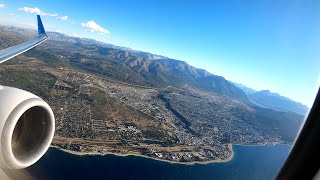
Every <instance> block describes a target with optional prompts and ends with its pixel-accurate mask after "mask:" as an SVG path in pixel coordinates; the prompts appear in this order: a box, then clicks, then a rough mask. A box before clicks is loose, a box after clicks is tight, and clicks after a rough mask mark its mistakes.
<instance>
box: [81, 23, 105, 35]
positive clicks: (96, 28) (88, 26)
mask: <svg viewBox="0 0 320 180" xmlns="http://www.w3.org/2000/svg"><path fill="white" fill-rule="evenodd" d="M81 26H82V27H84V28H86V29H87V30H89V31H90V32H95V31H97V32H100V33H104V34H110V32H109V31H108V30H107V29H104V28H102V27H101V26H100V25H98V24H97V23H95V22H94V21H88V22H87V23H81Z"/></svg>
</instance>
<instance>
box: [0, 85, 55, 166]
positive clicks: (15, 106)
mask: <svg viewBox="0 0 320 180" xmlns="http://www.w3.org/2000/svg"><path fill="white" fill-rule="evenodd" d="M54 129H55V119H54V115H53V112H52V110H51V108H50V106H49V105H48V104H47V103H46V102H45V101H44V100H42V99H41V98H39V97H38V96H36V95H34V94H31V93H29V92H27V91H24V90H20V89H17V88H13V87H6V86H0V143H1V144H0V166H1V167H3V168H8V169H21V168H25V167H28V166H31V165H32V164H34V163H35V162H37V161H38V160H39V159H40V158H41V157H42V156H43V155H44V154H45V152H46V151H47V150H48V148H49V146H50V144H51V141H52V138H53V135H54Z"/></svg>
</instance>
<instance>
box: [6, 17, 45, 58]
mask: <svg viewBox="0 0 320 180" xmlns="http://www.w3.org/2000/svg"><path fill="white" fill-rule="evenodd" d="M37 21H38V35H37V36H36V37H35V38H33V39H31V40H29V41H27V42H24V43H22V44H18V45H16V46H12V47H9V48H6V49H2V50H0V63H3V62H5V61H7V60H9V59H11V58H13V57H15V56H18V55H19V54H21V53H24V52H26V51H28V50H30V49H32V48H33V47H35V46H37V45H39V44H40V43H42V42H44V41H45V40H47V39H48V36H47V34H46V31H45V29H44V27H43V24H42V21H41V18H40V16H39V15H37Z"/></svg>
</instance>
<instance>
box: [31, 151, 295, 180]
mask: <svg viewBox="0 0 320 180" xmlns="http://www.w3.org/2000/svg"><path fill="white" fill-rule="evenodd" d="M290 148H291V146H289V145H275V146H240V145H234V146H233V149H234V152H235V153H234V157H233V159H232V160H231V161H229V162H226V163H210V164H194V165H183V164H172V163H168V162H162V161H157V160H153V159H150V158H143V157H137V156H127V157H120V156H115V155H105V156H89V155H88V156H77V155H73V154H69V153H66V152H63V151H61V150H58V149H55V148H50V149H49V150H48V152H47V153H46V154H45V155H44V156H43V157H42V158H41V159H40V160H39V161H38V162H37V163H36V164H35V165H33V166H31V167H29V168H28V169H27V171H29V172H30V173H31V174H32V175H33V176H34V177H37V178H39V179H139V180H140V179H152V180H153V179H183V180H188V179H237V180H240V179H245V180H247V179H259V180H263V179H274V178H275V177H276V175H277V173H278V171H279V170H280V168H281V166H282V165H283V164H284V161H285V159H286V158H287V156H288V154H289V151H290Z"/></svg>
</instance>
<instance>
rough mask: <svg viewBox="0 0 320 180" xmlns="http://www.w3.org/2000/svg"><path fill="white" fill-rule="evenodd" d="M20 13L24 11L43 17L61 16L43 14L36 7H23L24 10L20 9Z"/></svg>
mask: <svg viewBox="0 0 320 180" xmlns="http://www.w3.org/2000/svg"><path fill="white" fill-rule="evenodd" d="M19 10H20V11H24V12H28V13H33V14H39V15H42V16H53V17H54V16H58V15H59V14H57V13H47V12H43V11H41V10H40V9H39V8H37V7H34V8H31V7H23V8H19Z"/></svg>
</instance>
